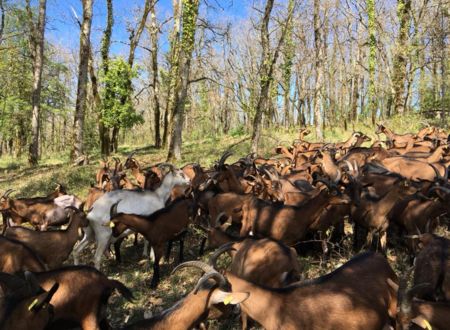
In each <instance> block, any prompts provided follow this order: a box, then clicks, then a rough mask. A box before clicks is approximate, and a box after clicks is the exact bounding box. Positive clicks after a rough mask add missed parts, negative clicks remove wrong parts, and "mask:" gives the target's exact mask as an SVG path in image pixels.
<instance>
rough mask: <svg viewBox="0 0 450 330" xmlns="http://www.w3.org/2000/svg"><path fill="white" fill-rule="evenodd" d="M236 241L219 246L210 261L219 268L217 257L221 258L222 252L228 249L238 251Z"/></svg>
mask: <svg viewBox="0 0 450 330" xmlns="http://www.w3.org/2000/svg"><path fill="white" fill-rule="evenodd" d="M234 243H235V242H228V243H225V244H223V245H222V246H221V247H219V248H218V249H217V250H216V251H215V252H214V253H213V254H212V256H211V257H210V258H209V261H208V263H209V264H210V265H211V266H213V267H214V268H217V258H219V257H220V255H221V254H223V253H225V252H226V251H228V250H234V251H236V248H234V247H233V245H234Z"/></svg>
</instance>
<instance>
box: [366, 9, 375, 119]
mask: <svg viewBox="0 0 450 330" xmlns="http://www.w3.org/2000/svg"><path fill="white" fill-rule="evenodd" d="M367 16H368V30H369V31H368V32H369V40H368V44H369V82H368V84H369V86H368V88H367V89H368V92H367V93H368V96H367V97H368V101H369V106H368V115H370V114H371V115H372V124H373V125H375V119H376V111H377V107H376V101H375V62H376V50H377V48H376V47H377V40H376V36H375V33H376V32H375V30H376V22H375V0H367Z"/></svg>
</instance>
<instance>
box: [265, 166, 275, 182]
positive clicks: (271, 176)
mask: <svg viewBox="0 0 450 330" xmlns="http://www.w3.org/2000/svg"><path fill="white" fill-rule="evenodd" d="M263 171H264V173H266V174H267V175H268V176H269V178H270V180H272V181H275V176H274V175H273V173H271V172H270V171H269V170H268V169H267V168H266V167H264V168H263Z"/></svg>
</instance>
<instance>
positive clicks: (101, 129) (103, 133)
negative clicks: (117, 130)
mask: <svg viewBox="0 0 450 330" xmlns="http://www.w3.org/2000/svg"><path fill="white" fill-rule="evenodd" d="M106 7H107V12H108V14H107V19H106V27H105V30H104V31H103V38H102V45H101V57H102V70H103V75H104V76H106V75H107V73H108V70H109V48H110V46H111V34H112V28H113V26H114V9H113V3H112V0H107V1H106ZM105 90H106V91H107V93H108V94H109V91H110V88H108V87H106V88H105ZM108 97H109V98H110V97H111V95H105V98H108ZM102 112H103V109H102V107H101V105H100V107H99V108H98V114H99V115H98V116H99V117H98V119H99V120H98V133H99V137H100V151H101V154H102V155H104V156H108V155H109V153H110V150H111V146H110V138H109V128H108V127H106V126H105V124H104V123H103V120H102V118H103V116H102Z"/></svg>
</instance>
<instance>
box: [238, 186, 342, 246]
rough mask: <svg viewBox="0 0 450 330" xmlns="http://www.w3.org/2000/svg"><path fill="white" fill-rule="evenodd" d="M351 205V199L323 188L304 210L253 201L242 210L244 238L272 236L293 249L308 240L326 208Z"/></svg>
mask: <svg viewBox="0 0 450 330" xmlns="http://www.w3.org/2000/svg"><path fill="white" fill-rule="evenodd" d="M349 202H350V199H349V198H348V196H346V195H342V196H333V195H331V194H330V193H329V192H328V190H327V189H323V190H322V191H321V192H320V193H319V194H318V195H317V196H316V197H315V198H312V199H310V200H309V201H308V202H307V203H305V204H304V205H303V206H302V207H294V206H286V205H275V204H270V203H267V202H265V201H261V200H258V199H256V198H253V199H251V200H249V202H247V203H245V204H244V207H243V209H242V212H243V216H242V228H241V232H240V236H241V237H244V236H247V235H248V234H249V233H250V232H253V234H254V235H255V236H256V237H270V238H273V239H276V240H279V241H282V242H283V243H285V244H287V245H289V246H292V245H294V244H295V243H297V242H298V241H300V240H301V239H303V238H304V237H305V234H306V232H307V231H308V228H309V226H310V225H311V224H312V223H313V221H314V220H315V218H316V217H317V216H318V215H319V214H320V213H321V212H322V209H323V207H325V206H326V205H333V204H346V203H349Z"/></svg>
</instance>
